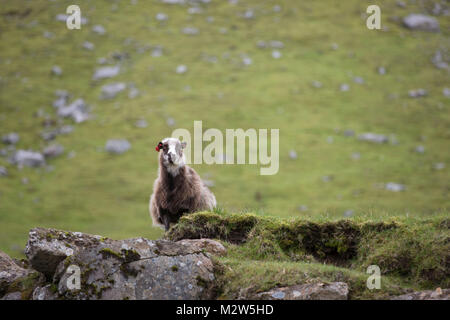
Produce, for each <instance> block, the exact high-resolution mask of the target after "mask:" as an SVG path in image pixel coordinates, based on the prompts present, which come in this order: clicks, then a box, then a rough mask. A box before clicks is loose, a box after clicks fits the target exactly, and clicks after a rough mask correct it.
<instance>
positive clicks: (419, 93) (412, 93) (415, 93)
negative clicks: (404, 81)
mask: <svg viewBox="0 0 450 320" xmlns="http://www.w3.org/2000/svg"><path fill="white" fill-rule="evenodd" d="M427 94H428V93H427V90H425V89H415V90H409V91H408V96H409V97H410V98H421V97H425V96H426V95H427Z"/></svg>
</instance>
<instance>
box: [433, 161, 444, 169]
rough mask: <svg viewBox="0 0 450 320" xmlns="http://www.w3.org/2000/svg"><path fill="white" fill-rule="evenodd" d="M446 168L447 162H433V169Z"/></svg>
mask: <svg viewBox="0 0 450 320" xmlns="http://www.w3.org/2000/svg"><path fill="white" fill-rule="evenodd" d="M444 168H445V163H443V162H436V163H433V169H434V170H442V169H444Z"/></svg>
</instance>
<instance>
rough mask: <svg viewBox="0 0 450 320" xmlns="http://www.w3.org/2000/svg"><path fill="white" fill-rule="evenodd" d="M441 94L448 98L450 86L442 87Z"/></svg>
mask: <svg viewBox="0 0 450 320" xmlns="http://www.w3.org/2000/svg"><path fill="white" fill-rule="evenodd" d="M442 94H443V95H444V97H446V98H450V88H444V89H442Z"/></svg>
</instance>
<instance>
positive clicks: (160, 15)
mask: <svg viewBox="0 0 450 320" xmlns="http://www.w3.org/2000/svg"><path fill="white" fill-rule="evenodd" d="M155 18H156V20H158V21H166V20H167V19H169V17H168V16H167V14H165V13H157V14H156V17H155Z"/></svg>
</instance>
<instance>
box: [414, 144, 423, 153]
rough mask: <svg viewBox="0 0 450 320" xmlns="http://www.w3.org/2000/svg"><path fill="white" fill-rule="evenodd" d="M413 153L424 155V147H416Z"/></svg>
mask: <svg viewBox="0 0 450 320" xmlns="http://www.w3.org/2000/svg"><path fill="white" fill-rule="evenodd" d="M414 151H415V152H417V153H425V147H424V146H422V145H419V146H417V147H415V148H414Z"/></svg>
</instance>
